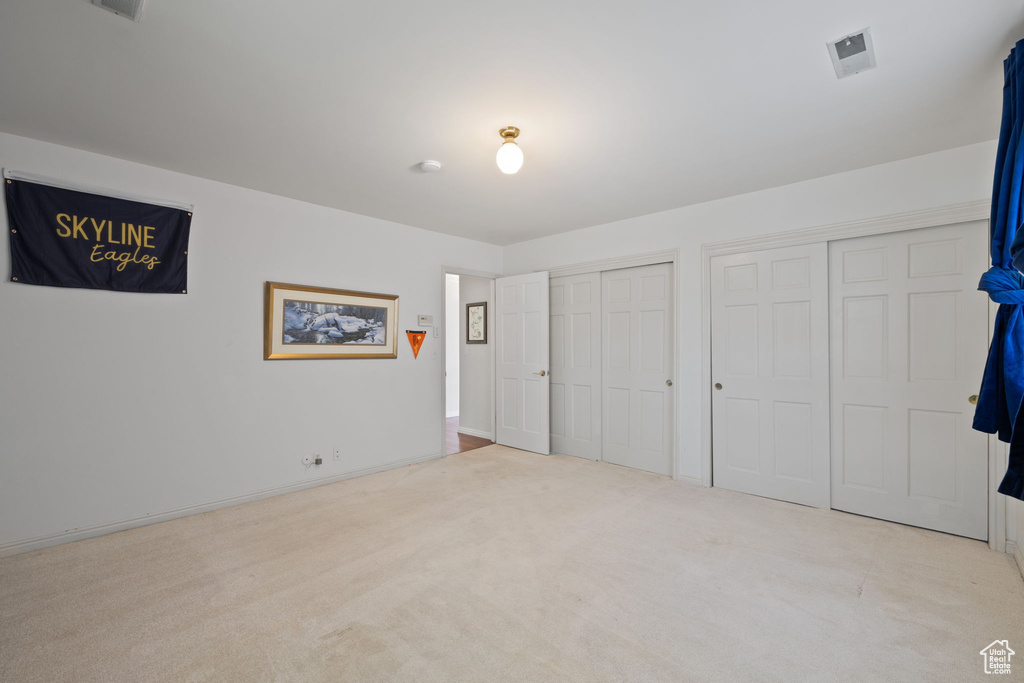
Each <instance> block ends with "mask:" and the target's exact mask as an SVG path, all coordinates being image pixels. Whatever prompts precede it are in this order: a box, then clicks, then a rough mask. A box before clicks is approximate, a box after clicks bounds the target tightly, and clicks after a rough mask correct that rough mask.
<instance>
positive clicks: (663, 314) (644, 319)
mask: <svg viewBox="0 0 1024 683" xmlns="http://www.w3.org/2000/svg"><path fill="white" fill-rule="evenodd" d="M672 286H673V285H672V266H671V264H667V263H661V264H658V265H653V266H641V267H638V268H624V269H622V270H611V271H606V272H604V273H601V290H602V303H601V315H602V321H603V322H602V349H603V354H602V355H603V360H602V372H601V375H602V382H603V384H604V391H603V396H602V399H603V400H602V417H603V421H602V424H603V428H602V430H601V431H602V451H603V459H604V460H605V461H606V462H611V463H615V464H617V465H625V466H626V467H635V468H637V469H641V470H647V471H649V472H657V473H658V474H667V475H670V476H671V475H672V472H673V449H672V442H673V429H672V424H673V413H674V411H673V401H672V396H673V392H672V383H673V382H672V377H673V359H672V348H673V343H672V339H673V327H672V326H673V323H672V320H673V315H672V299H673V297H672Z"/></svg>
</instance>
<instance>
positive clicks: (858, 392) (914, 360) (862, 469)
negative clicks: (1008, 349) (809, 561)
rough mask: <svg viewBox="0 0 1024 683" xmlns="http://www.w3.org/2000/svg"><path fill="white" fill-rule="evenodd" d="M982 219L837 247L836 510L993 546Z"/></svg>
mask: <svg viewBox="0 0 1024 683" xmlns="http://www.w3.org/2000/svg"><path fill="white" fill-rule="evenodd" d="M987 237H988V232H987V229H986V224H985V222H984V221H979V222H975V223H967V224H960V225H951V226H944V227H940V228H929V229H925V230H911V231H907V232H900V233H892V234H887V235H878V236H872V237H861V238H857V239H850V240H842V241H838V242H833V243H832V244H831V249H830V251H831V268H830V271H831V317H832V425H833V426H832V494H833V504H832V506H833V507H834V508H836V509H837V510H846V511H848V512H855V513H857V514H861V515H867V516H870V517H879V518H881V519H888V520H892V521H895V522H903V523H905V524H912V525H914V526H920V527H925V528H928V529H936V530H938V531H945V532H948V533H953V534H959V535H962V536H969V537H971V538H977V539H980V540H985V539H987V537H988V485H987V482H988V439H987V437H986V436H985V435H984V434H982V433H980V432H976V431H974V430H973V429H971V421H972V419H973V415H974V406H973V405H972V404H971V403H970V402H969V401H970V397H971V396H972V395H974V394H977V393H978V388H979V384H980V382H981V375H982V372H983V371H984V367H985V358H986V351H987V348H988V329H989V327H988V299H987V297H986V295H985V294H984V293H982V292H979V291H977V285H978V277H979V275H980V274H981V273H983V272H984V271H985V269H986V266H987V265H988V261H987V247H988V240H987Z"/></svg>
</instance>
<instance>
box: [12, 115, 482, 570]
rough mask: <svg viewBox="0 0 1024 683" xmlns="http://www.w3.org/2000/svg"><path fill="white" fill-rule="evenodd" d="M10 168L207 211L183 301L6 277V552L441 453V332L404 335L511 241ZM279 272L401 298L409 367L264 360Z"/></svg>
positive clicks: (65, 169)
mask: <svg viewBox="0 0 1024 683" xmlns="http://www.w3.org/2000/svg"><path fill="white" fill-rule="evenodd" d="M0 166H3V167H6V168H12V169H16V170H19V171H24V172H31V173H38V174H43V175H48V176H51V177H57V178H63V179H67V180H74V181H79V182H82V183H87V184H89V185H92V186H99V187H107V188H111V189H115V190H118V191H123V192H130V193H135V194H139V195H144V196H150V197H160V198H164V199H167V200H175V201H181V202H191V203H194V204H195V207H196V208H195V215H194V219H193V222H192V235H191V243H190V248H189V259H190V263H189V283H188V284H189V287H188V289H189V293H188V294H187V295H155V294H149V295H146V294H131V293H120V292H106V291H94V290H85V289H64V288H53V287H35V286H29V285H23V284H15V283H11V282H7V281H5V282H2V283H0V310H2V311H3V319H4V323H3V325H0V435H2V436H0V473H2V476H0V552H11V551H13V550H23V549H26V548H28V547H33V545H32V543H28V544H25V543H21V544H19V543H18V542H19V541H26V540H29V539H36V541H37V543H36V544H37V545H38V544H41V543H43V541H39V539H41V538H43V537H48V536H56V537H57V538H58V539H59V538H60V535H61V534H62V533H63V532H66V531H69V530H75V529H80V530H81V529H85V530H86V531H84V532H82V533H83V534H88V533H92V532H89V531H88V529H89V528H94V527H100V526H102V525H113V527H111V526H108V527H105V528H106V529H110V528H114V527H116V526H117V523H118V522H122V521H124V520H137V521H145V519H146V518H147V516H149V517H150V518H152V517H153V516H159V515H160V513H165V512H168V511H175V510H177V511H181V510H182V509H184V508H189V507H190V506H202V505H204V504H207V503H210V502H212V501H222V500H224V499H228V498H231V497H237V496H245V495H246V494H252V493H255V492H260V491H267V490H274V489H278V488H280V487H285V486H288V485H292V484H301V483H302V482H310V481H312V480H314V479H317V478H329V477H332V476H340V475H343V474H345V473H351V472H357V471H361V470H367V469H372V468H380V467H385V466H389V465H391V464H394V463H398V462H401V461H404V460H408V459H411V458H426V457H432V456H439V455H441V454H442V453H443V448H444V447H443V432H442V420H443V410H444V409H443V406H442V405H441V402H440V401H439V400H438V394H439V393H440V387H441V386H442V385H441V383H442V382H443V381H444V380H443V373H444V355H443V350H442V349H439V348H438V347H439V341H440V338H434V337H433V336H432V335H428V337H427V339H426V341H425V342H424V346H423V350H422V351H421V352H420V356H419V359H418V360H413V357H412V352H411V349H410V348H409V344H408V342H407V340H406V338H405V334H404V330H406V329H411V328H415V327H416V315H417V314H418V313H426V314H432V315H434V316H435V317H436V318H438V319H439V318H440V316H441V313H442V306H443V304H444V302H443V297H442V295H441V291H440V288H439V287H437V286H436V282H437V274H438V272H440V270H441V267H442V264H444V265H451V266H460V267H464V268H474V269H482V270H489V271H494V272H498V271H500V269H501V249H500V248H499V247H495V246H491V245H485V244H482V243H479V242H473V241H470V240H465V239H460V238H455V237H448V236H444V235H440V234H437V233H432V232H427V231H424V230H419V229H415V228H410V227H407V226H402V225H397V224H394V223H388V222H385V221H381V220H376V219H372V218H367V217H364V216H358V215H354V214H350V213H345V212H342V211H337V210H333V209H327V208H324V207H320V206H314V205H311V204H305V203H302V202H297V201H293V200H290V199H285V198H282V197H277V196H273V195H268V194H264V193H260V192H254V191H250V190H245V189H242V188H238V187H233V186H229V185H224V184H220V183H216V182H212V181H208V180H203V179H200V178H195V177H190V176H185V175H181V174H177V173H171V172H168V171H163V170H160V169H156V168H152V167H147V166H143V165H139V164H133V163H128V162H125V161H121V160H118V159H113V158H110V157H104V156H99V155H96V154H91V153H87V152H83V151H79V150H74V149H70V148H66V147H60V146H56V145H51V144H46V143H42V142H38V141H34V140H28V139H25V138H19V137H15V136H11V135H5V134H0ZM401 171H402V169H396V172H401ZM0 222H2V225H3V226H4V228H5V234H6V226H7V216H6V212H3V218H0ZM0 252H2V255H0V271H2V272H3V273H5V274H9V272H10V263H9V258H10V257H9V253H8V250H7V249H6V248H5V249H2V250H0ZM266 280H275V281H281V282H289V283H302V284H310V285H322V286H326V287H337V288H351V289H359V290H365V291H371V292H384V293H389V294H398V295H399V321H398V322H399V325H398V329H399V330H400V333H399V334H400V337H399V340H398V348H399V357H398V359H394V360H389V359H379V360H376V359H375V360H303V361H264V360H262V353H263V348H262V346H263V341H262V335H263V283H264V281H266ZM335 446H340V447H342V448H343V452H342V457H341V460H340V461H338V462H335V461H334V460H333V458H332V457H331V451H332V449H333V448H334V447H335ZM314 451H317V452H320V453H321V454H323V456H324V458H325V460H324V465H323V466H321V467H319V468H311V469H309V470H306V469H305V468H304V467H303V465H302V464H301V463H300V458H301V457H302V456H304V455H308V454H311V453H313V452H314ZM193 509H194V508H193ZM93 531H95V529H94V530H93ZM64 538H67V537H64Z"/></svg>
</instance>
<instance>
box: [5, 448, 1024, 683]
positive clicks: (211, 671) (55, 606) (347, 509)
mask: <svg viewBox="0 0 1024 683" xmlns="http://www.w3.org/2000/svg"><path fill="white" fill-rule="evenodd" d="M997 638H998V639H1009V642H1010V646H1011V648H1015V649H1016V651H1017V652H1019V653H1020V654H1018V655H1017V659H1016V660H1015V661H1013V662H1012V665H1013V668H1014V670H1015V672H1014V675H1013V676H1012V677H1009V678H1010V679H1011V680H1012V679H1015V680H1020V679H1022V678H1024V582H1022V581H1021V577H1020V575H1019V574H1018V572H1017V569H1016V568H1015V566H1014V565H1013V561H1012V559H1011V558H1010V557H1009V556H1007V555H1004V554H1001V553H996V552H993V551H990V550H989V549H988V548H987V547H986V546H985V545H984V544H982V543H978V542H976V541H970V540H966V539H962V538H956V537H953V536H947V535H943V534H939V533H933V532H928V531H922V530H920V529H914V528H910V527H904V526H900V525H897V524H890V523H887V522H881V521H876V520H872V519H866V518H863V517H856V516H853V515H847V514H843V513H839V512H831V511H823V510H814V509H810V508H805V507H800V506H797V505H789V504H786V503H780V502H776V501H771V500H765V499H762V498H756V497H753V496H744V495H740V494H736V493H731V492H729V491H724V490H720V489H701V488H697V487H694V486H690V485H687V484H683V483H679V482H673V481H671V480H669V479H667V478H664V477H658V476H654V475H650V474H646V473H643V472H639V471H635V470H629V469H625V468H620V467H616V466H614V465H607V464H603V463H593V462H589V461H586V460H579V459H576V458H570V457H565V456H553V457H543V456H538V455H533V454H529V453H523V452H520V451H515V450H511V449H507V448H503V447H501V446H490V447H487V448H484V449H480V450H476V451H471V452H468V453H463V454H461V455H455V456H450V457H448V458H446V459H444V460H438V461H433V462H430V463H426V464H422V465H414V466H410V467H405V468H402V469H398V470H393V471H390V472H384V473H381V474H375V475H372V476H368V477H364V478H361V479H353V480H350V481H346V482H341V483H338V484H332V485H329V486H323V487H320V488H317V489H312V490H309V491H303V492H299V493H293V494H290V495H286V496H280V497H277V498H272V499H267V500H263V501H259V502H255V503H248V504H246V505H241V506H238V507H234V508H229V509H225V510H220V511H217V512H211V513H207V514H203V515H197V516H194V517H189V518H185V519H180V520H176V521H172V522H166V523H163V524H157V525H154V526H150V527H145V528H141V529H135V530H132V531H126V532H122V533H118V534H112V535H110V536H106V537H104V538H101V539H96V540H92V541H82V542H78V543H73V544H69V545H65V546H60V547H55V548H50V549H47V550H42V551H38V552H33V553H27V554H24V555H19V556H16V557H11V558H7V559H3V560H0V680H2V681H5V682H15V681H47V682H52V681H103V682H104V683H107V682H111V681H755V680H756V681H787V682H791V681H833V680H842V681H968V680H974V679H977V680H986V679H989V678H991V677H989V676H985V675H984V674H983V673H982V657H981V656H980V655H979V654H978V653H979V651H980V650H981V649H982V648H983V647H985V646H986V645H988V644H989V643H990V642H992V641H993V640H995V639H997ZM1002 678H1003V679H1006V678H1007V677H1005V676H1004V677H1002Z"/></svg>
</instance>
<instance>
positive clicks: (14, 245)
mask: <svg viewBox="0 0 1024 683" xmlns="http://www.w3.org/2000/svg"><path fill="white" fill-rule="evenodd" d="M4 184H5V186H6V189H7V215H8V217H9V219H10V226H9V227H10V240H11V281H12V282H20V283H25V284H30V285H48V286H51V287H84V288H87V289H113V290H117V291H120V292H164V293H176V294H184V293H185V292H186V291H187V289H188V285H187V279H188V233H189V228H190V226H191V224H192V214H191V213H190V212H188V211H186V210H183V209H174V208H167V207H164V206H155V205H153V204H145V203H143V202H135V201H129V200H126V199H117V198H114V197H104V196H102V195H98V194H90V193H88V192H79V191H77V190H66V189H63V188H58V187H51V186H49V185H41V184H38V183H31V182H27V181H24V180H17V179H6V180H5V181H4Z"/></svg>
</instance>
